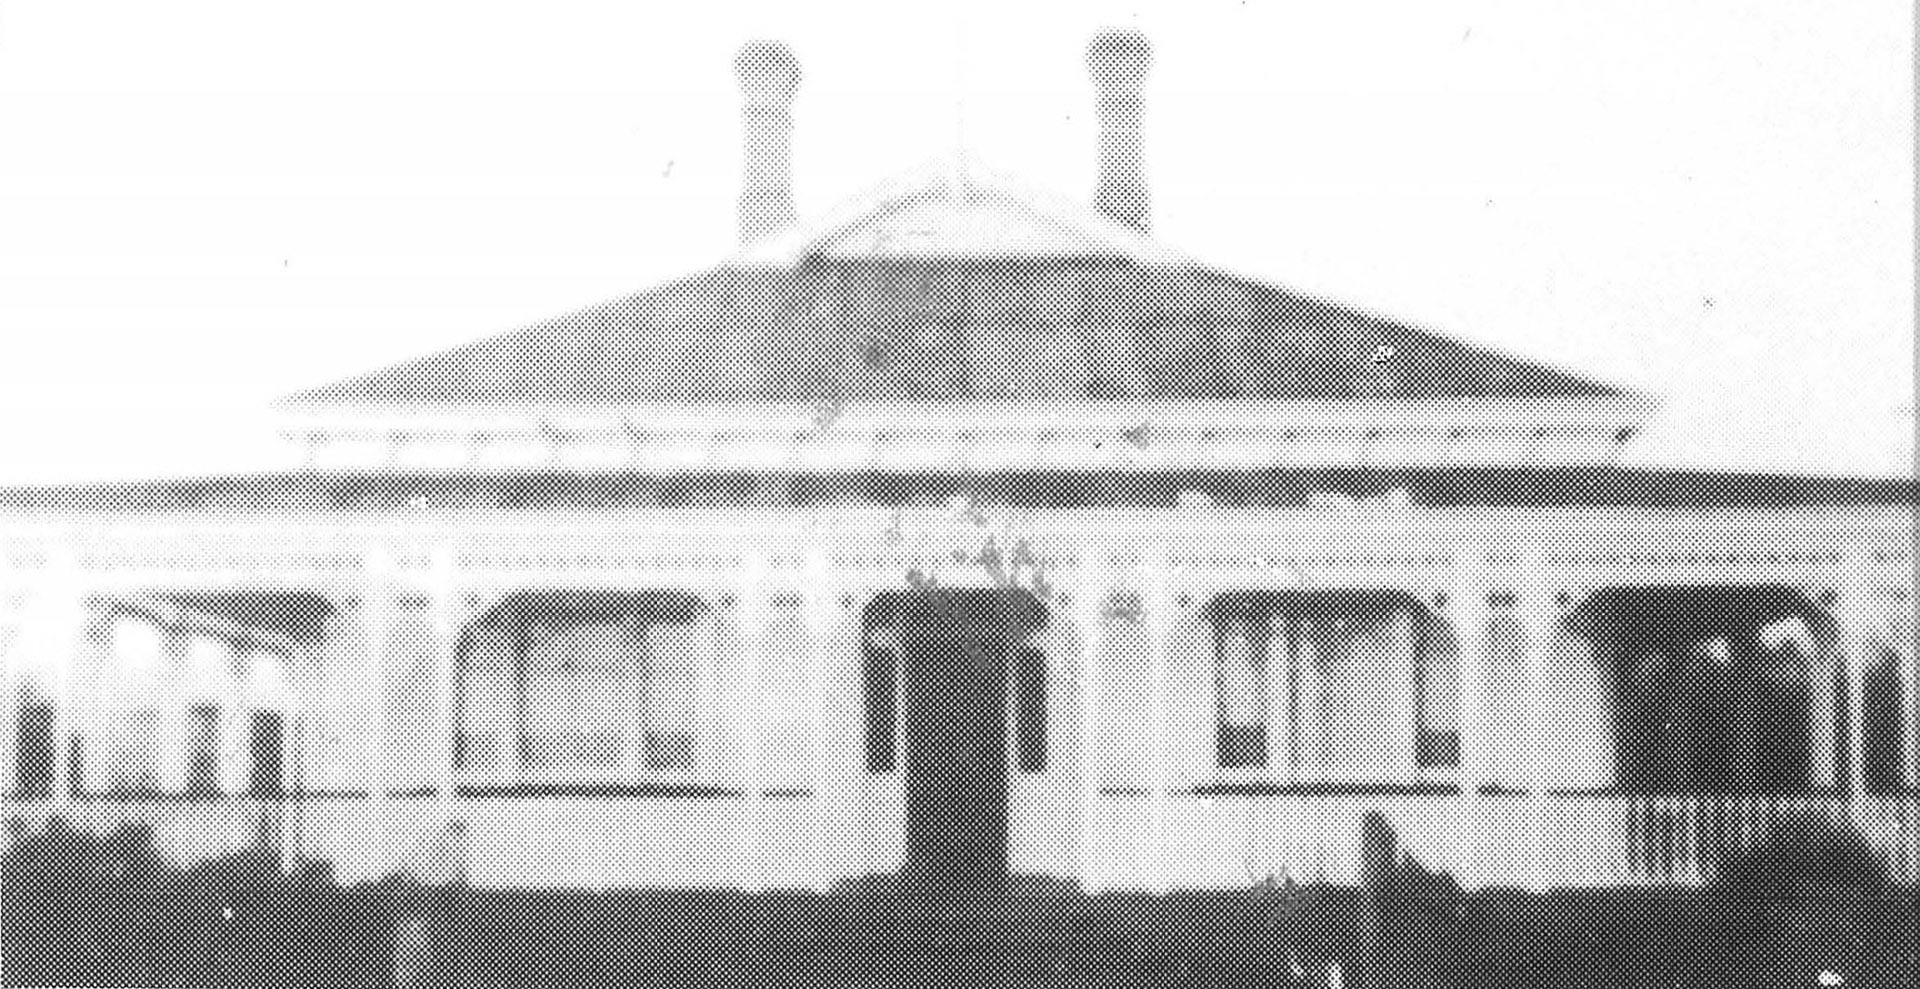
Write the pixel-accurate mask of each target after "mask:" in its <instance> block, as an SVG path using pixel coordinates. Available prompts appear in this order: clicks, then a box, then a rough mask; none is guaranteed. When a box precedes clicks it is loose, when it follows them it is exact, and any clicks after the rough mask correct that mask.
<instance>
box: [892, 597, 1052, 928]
mask: <svg viewBox="0 0 1920 989" xmlns="http://www.w3.org/2000/svg"><path fill="white" fill-rule="evenodd" d="M861 620H862V637H863V639H865V640H867V641H871V638H872V633H873V632H874V631H875V630H876V629H878V628H882V627H889V628H892V629H893V630H895V631H896V632H897V635H898V638H899V642H900V653H899V657H898V666H897V692H898V698H899V700H898V702H897V703H898V710H897V722H898V723H897V731H898V733H899V740H900V752H901V761H902V762H903V763H904V765H903V766H902V767H901V768H902V769H903V770H904V773H905V778H904V780H903V789H904V790H905V796H906V859H905V862H904V864H903V865H902V868H901V876H902V878H903V879H904V880H905V881H907V882H909V883H910V884H914V885H915V886H916V888H925V889H934V890H938V889H970V890H978V889H987V888H998V887H1000V886H1002V885H1003V884H1004V883H1005V882H1006V881H1007V880H1008V877H1009V874H1010V873H1009V866H1008V808H1007V788H1008V779H1007V775H1008V774H1007V769H1008V752H1007V716H1008V705H1009V703H1011V704H1012V705H1013V710H1014V713H1015V716H1016V718H1018V719H1019V721H1018V722H1017V723H1016V729H1015V738H1016V742H1017V744H1016V746H1015V748H1016V750H1017V752H1016V753H1015V755H1016V761H1017V762H1019V763H1021V764H1023V768H1025V767H1027V766H1032V767H1036V768H1037V767H1039V766H1041V765H1043V764H1044V760H1045V749H1044V741H1042V740H1041V738H1039V737H1037V736H1044V732H1045V720H1044V719H1045V708H1044V698H1045V694H1044V690H1045V687H1044V682H1043V681H1044V677H1045V665H1044V657H1043V656H1042V655H1041V653H1040V652H1039V650H1037V649H1034V648H1032V647H1030V646H1028V645H1027V644H1026V640H1027V639H1028V637H1030V636H1031V635H1033V633H1034V632H1036V631H1037V630H1039V629H1040V628H1041V627H1042V626H1043V625H1044V624H1045V623H1046V621H1047V608H1046V606H1045V605H1044V604H1042V603H1041V602H1040V601H1039V599H1037V598H1035V597H1034V596H1033V595H1032V594H1031V593H1029V592H1027V591H1024V590H1017V589H1016V590H1009V589H1000V588H947V587H940V586H937V585H931V584H929V585H926V586H923V587H920V588H916V589H913V590H906V591H891V592H887V593H885V594H882V595H880V596H879V597H878V598H876V599H875V600H873V601H871V602H869V603H868V605H867V607H866V609H865V611H864V612H863V613H862V615H861ZM881 622H884V623H886V624H885V625H880V624H876V623H881ZM1036 667H1037V670H1036ZM885 686H886V685H884V684H883V685H882V687H883V688H884V687H885ZM1036 688H1037V689H1036ZM1036 694H1037V695H1038V697H1037V699H1036V697H1035V695H1036ZM1022 695H1025V696H1022ZM874 713H875V712H874V711H873V710H872V709H869V712H868V716H869V736H868V738H869V744H870V745H872V744H874V742H875V741H876V736H877V735H878V734H880V733H879V732H878V731H876V730H875V729H876V726H875V725H874V724H873V721H874V720H875V719H874V717H873V716H874ZM872 754H873V753H872V750H871V749H870V750H869V756H870V759H871V756H872ZM871 764H872V763H871V761H870V763H869V765H871Z"/></svg>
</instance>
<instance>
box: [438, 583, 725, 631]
mask: <svg viewBox="0 0 1920 989" xmlns="http://www.w3.org/2000/svg"><path fill="white" fill-rule="evenodd" d="M707 608H708V605H707V603H706V602H705V601H702V600H701V599H700V597H699V596H698V595H694V594H689V593H687V592H686V591H669V590H642V591H622V590H601V589H595V588H586V589H580V588H564V589H559V590H539V591H515V592H514V593H512V594H509V595H507V596H506V597H505V598H502V599H501V600H500V601H499V602H498V603H497V604H495V605H494V606H493V607H491V608H488V609H487V611H486V613H485V614H483V615H481V616H480V617H479V618H478V619H476V620H475V621H474V622H473V623H472V624H471V625H469V626H468V629H469V631H471V630H474V629H479V628H490V629H495V630H499V631H506V632H515V633H517V632H520V631H521V630H523V629H525V628H526V626H528V625H530V624H533V623H536V622H550V623H553V624H558V625H604V624H612V623H616V622H623V621H638V622H640V623H641V624H645V625H685V624H688V623H691V622H692V621H694V619H695V618H697V617H698V616H699V615H700V613H701V612H703V611H705V610H706V609H707Z"/></svg>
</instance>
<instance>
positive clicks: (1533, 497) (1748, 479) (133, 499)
mask: <svg viewBox="0 0 1920 989" xmlns="http://www.w3.org/2000/svg"><path fill="white" fill-rule="evenodd" d="M1111 442H1113V443H1115V444H1118V443H1122V442H1125V440H1124V439H1123V438H1122V437H1120V436H1118V435H1116V436H1114V437H1112V438H1111ZM771 477H772V478H773V479H774V480H775V481H776V482H777V483H776V484H774V485H772V486H769V485H768V483H767V480H768V476H767V475H755V474H747V473H703V474H685V473H679V474H649V473H640V472H621V473H611V474H585V473H575V472H562V471H554V472H533V473H507V474H501V473H491V474H489V473H478V472H475V473H451V474H411V473H401V472H388V473H362V474H319V473H291V474H275V475H257V476H251V477H245V478H234V479H229V480H228V481H226V482H225V483H226V484H227V486H228V487H229V489H230V491H231V493H232V494H231V497H232V499H234V501H233V504H230V505H228V506H227V507H228V510H230V511H238V512H244V511H253V512H260V513H275V514H278V513H283V512H301V511H308V512H317V513H328V512H338V511H345V510H359V511H395V512H398V511H403V510H405V511H415V510H420V507H419V505H417V504H416V503H415V501H416V499H424V505H425V510H426V511H428V512H433V513H445V512H449V511H454V512H457V511H460V510H462V509H472V510H487V509H492V508H507V509H515V510H527V511H535V510H542V509H546V508H556V507H566V508H579V507H600V508H627V507H641V508H646V507H659V506H662V505H667V504H684V503H690V502H694V501H699V502H702V503H708V504H713V505H717V506H739V505H765V504H766V503H767V499H768V496H769V495H770V494H771V495H773V496H774V497H776V498H778V499H784V503H787V504H791V505H795V506H798V507H807V506H811V505H820V504H831V503H835V502H844V501H854V502H859V503H866V504H874V505H882V506H909V505H936V504H941V503H944V502H945V501H946V500H947V499H948V498H950V497H952V496H953V495H955V494H961V493H967V494H972V495H975V496H976V497H977V498H978V499H979V500H982V501H988V500H990V501H997V502H1002V503H1005V504H1009V505H1014V506H1018V507H1030V508H1037V509H1070V508H1094V507H1129V508H1171V507H1175V506H1176V505H1178V503H1179V497H1180V494H1181V493H1182V492H1184V491H1196V492H1201V493H1204V494H1206V495H1208V496H1209V497H1211V498H1212V499H1213V501H1214V502H1215V503H1216V504H1219V505H1222V506H1228V507H1272V508H1298V507H1303V506H1305V505H1306V504H1307V503H1308V499H1309V496H1310V495H1313V494H1316V493H1318V494H1337V495H1347V496H1350V497H1354V498H1368V497H1377V496H1380V495H1385V494H1387V493H1389V492H1392V491H1393V490H1394V489H1396V488H1403V489H1405V490H1406V491H1407V495H1408V498H1409V500H1410V501H1411V502H1412V503H1413V504H1414V505H1424V506H1433V507H1460V506H1484V507H1516V508H1531V507H1598V508H1606V507H1636V508H1686V509H1713V508H1729V509H1749V510H1762V511H1764V510H1782V511H1784V510H1788V509H1794V508H1807V507H1818V506H1836V507H1837V506H1875V505H1880V506H1887V507H1888V509H1889V510H1890V511H1901V512H1912V511H1913V510H1914V507H1915V505H1916V503H1920V484H1917V483H1916V482H1915V481H1914V480H1912V479H1882V478H1857V477H1803V476H1793V475H1774V474H1744V473H1733V472H1724V471H1655V470H1640V469H1628V468H1621V467H1609V466H1597V467H1545V468H1530V467H1484V468H1480V467H1450V468H1435V467H1405V468H1346V467H1324V468H1323V467H1314V468H1270V469H1256V470H1172V471H1153V472H1127V471H1118V470H1111V471H1109V470H1077V471H1076V470H1040V471H1031V470H1029V471H975V472H969V473H958V472H947V471H929V472H905V471H854V472H845V473H797V472H796V473H782V474H778V475H771ZM236 506H238V507H236ZM249 506H250V507H249ZM194 507H195V506H194V504H193V502H192V501H191V499H186V498H183V497H181V486H180V485H178V484H176V483H173V482H136V483H128V484H114V485H62V486H51V487H37V488H0V508H8V509H19V510H26V511H60V512H74V511H78V512H87V511H97V512H136V513H137V512H156V513H157V512H183V511H192V510H193V509H194Z"/></svg>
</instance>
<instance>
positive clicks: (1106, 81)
mask: <svg viewBox="0 0 1920 989" xmlns="http://www.w3.org/2000/svg"><path fill="white" fill-rule="evenodd" d="M1152 65H1153V43H1152V42H1150V41H1148V40H1147V36H1146V35H1144V34H1141V33H1140V32H1138V31H1135V30H1133V29H1131V28H1126V29H1115V30H1107V31H1101V32H1100V33H1098V34H1096V35H1094V36H1093V40H1091V41H1089V42H1087V73H1088V74H1089V75H1091V76H1092V77H1093V88H1094V108H1095V111H1096V112H1097V114H1098V116H1099V119H1100V178H1099V181H1098V182H1097V183H1096V184H1095V185H1094V189H1093V205H1094V207H1095V208H1096V209H1098V210H1099V211H1100V212H1102V213H1105V214H1106V215H1107V216H1108V217H1109V218H1110V219H1113V220H1116V221H1118V222H1120V223H1124V224H1126V225H1128V226H1130V227H1134V228H1136V229H1138V230H1142V231H1145V230H1147V229H1148V228H1149V226H1151V220H1150V216H1151V213H1152V208H1151V207H1152V200H1151V199H1150V198H1149V197H1148V195H1147V180H1146V168H1145V163H1144V162H1142V161H1141V155H1140V85H1141V83H1142V82H1143V81H1145V79H1146V76H1147V69H1148V68H1149V67H1150V66H1152Z"/></svg>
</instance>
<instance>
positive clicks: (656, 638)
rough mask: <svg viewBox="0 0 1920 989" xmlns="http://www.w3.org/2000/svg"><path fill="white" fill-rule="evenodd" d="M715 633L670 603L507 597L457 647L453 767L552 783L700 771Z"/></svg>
mask: <svg viewBox="0 0 1920 989" xmlns="http://www.w3.org/2000/svg"><path fill="white" fill-rule="evenodd" d="M713 622H714V616H713V614H712V611H711V609H709V608H708V607H707V606H706V605H705V603H704V602H702V601H700V600H699V599H698V598H695V597H693V596H691V595H686V594H681V593H677V592H580V591H567V592H544V593H523V594H518V595H514V596H512V597H509V598H508V599H507V600H506V601H504V602H502V603H501V604H500V605H498V606H496V607H495V608H494V609H493V610H492V611H491V612H489V613H488V614H487V615H486V616H483V617H482V619H481V620H480V621H479V622H478V623H476V624H475V625H474V626H472V627H471V628H469V630H468V632H467V635H466V636H465V637H464V639H463V641H462V644H461V651H460V656H459V661H458V671H459V690H458V695H457V697H456V704H457V706H458V709H459V710H458V713H457V719H456V720H457V730H456V733H455V739H454V754H455V764H456V765H457V766H458V767H459V768H460V769H462V770H464V771H469V774H470V776H477V777H478V778H481V779H495V780H502V781H505V780H512V779H515V778H519V779H521V780H523V781H542V782H553V783H567V782H594V781H606V780H614V779H619V778H622V777H627V776H631V775H633V774H637V773H651V772H675V771H684V770H690V769H693V768H695V767H697V766H699V765H700V764H701V761H702V759H703V758H705V756H704V754H703V753H702V751H701V748H700V745H699V737H700V733H701V732H700V728H701V710H702V705H701V698H702V696H703V693H704V691H705V689H706V687H705V685H703V683H702V673H701V670H702V667H703V664H706V663H708V662H711V661H712V659H713V651H714V639H713V635H714V629H713V627H712V626H713Z"/></svg>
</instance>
